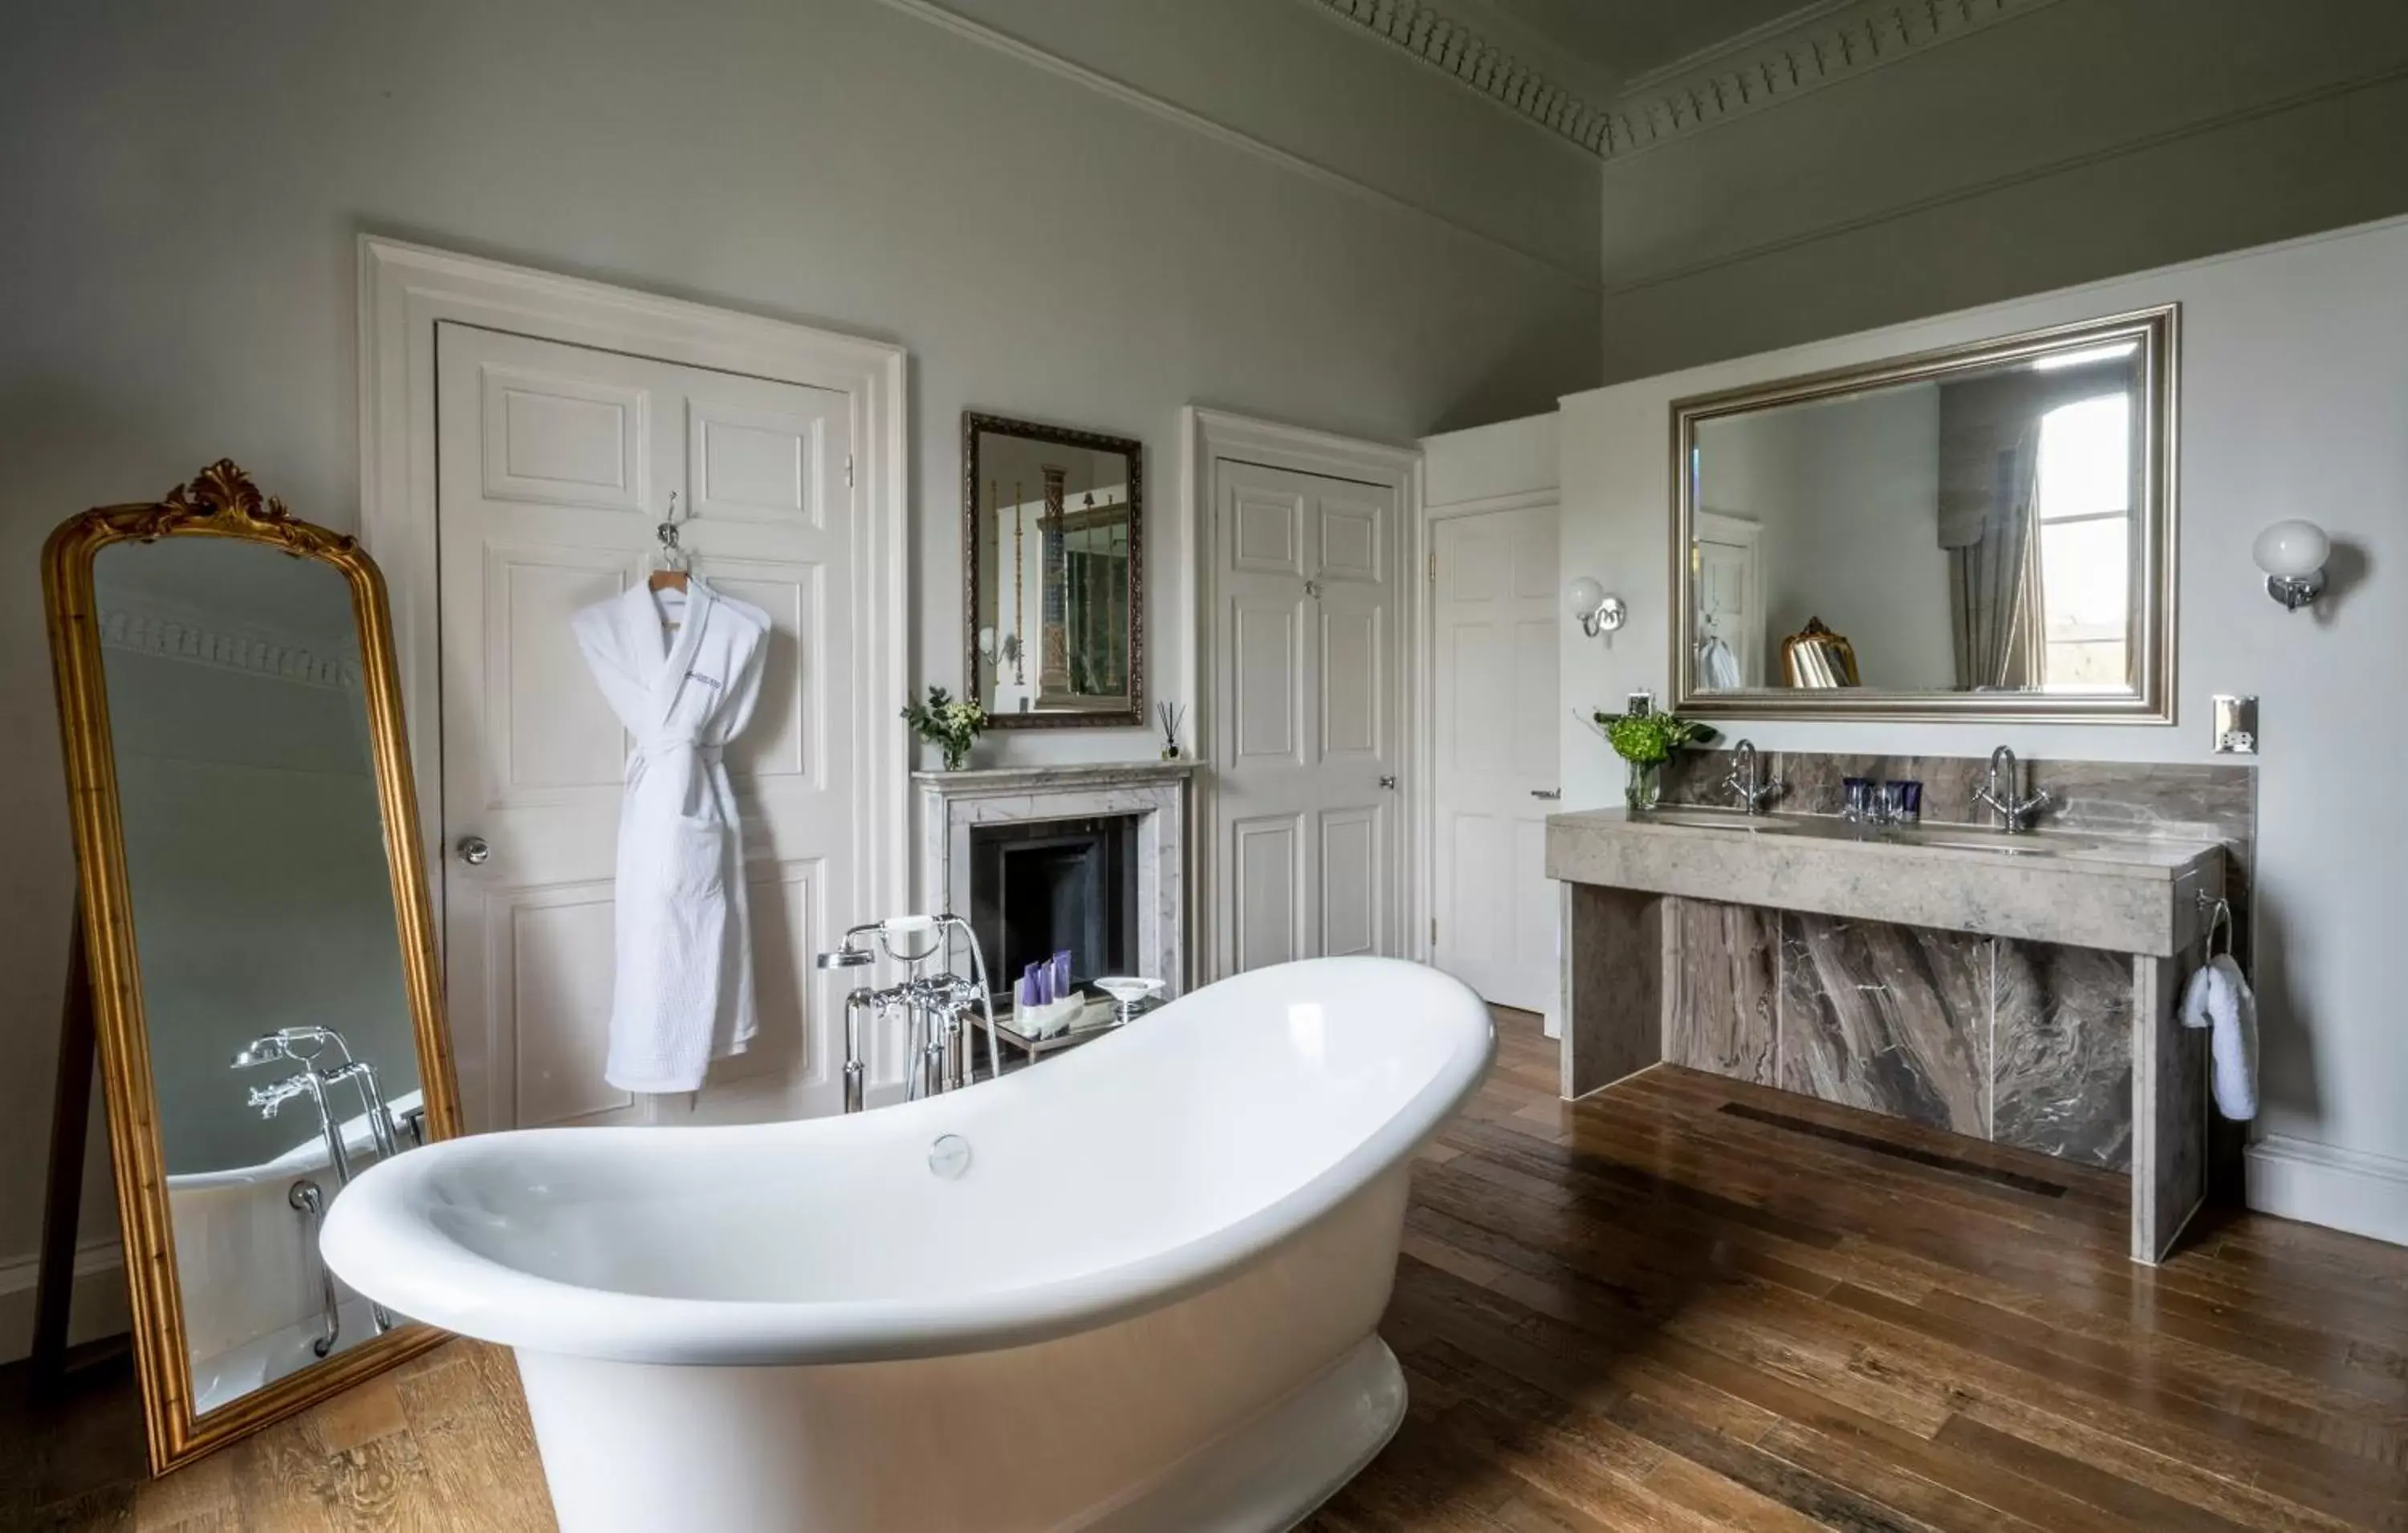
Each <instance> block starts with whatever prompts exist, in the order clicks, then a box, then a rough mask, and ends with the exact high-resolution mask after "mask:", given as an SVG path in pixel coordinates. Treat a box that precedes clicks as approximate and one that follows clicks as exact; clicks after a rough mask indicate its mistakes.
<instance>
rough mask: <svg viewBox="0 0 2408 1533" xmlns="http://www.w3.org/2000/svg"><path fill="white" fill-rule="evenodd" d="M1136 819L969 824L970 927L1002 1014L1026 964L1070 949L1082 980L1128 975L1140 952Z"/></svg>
mask: <svg viewBox="0 0 2408 1533" xmlns="http://www.w3.org/2000/svg"><path fill="white" fill-rule="evenodd" d="M1138 819H1139V817H1138V816H1137V815H1134V814H1109V815H1098V816H1096V817H1094V818H1087V819H1076V820H1037V821H1027V822H1023V823H1019V824H1001V825H972V826H971V827H970V924H971V926H972V927H973V928H975V929H976V931H977V932H978V939H979V946H980V947H981V949H982V950H983V951H984V952H985V953H986V955H987V964H988V966H989V967H988V970H987V980H988V982H989V983H990V985H992V987H993V988H994V990H995V993H996V994H995V1003H996V1010H998V1011H1001V1010H1005V1009H1007V1008H1009V1007H1010V1006H1011V995H1012V985H1013V983H1014V981H1017V980H1018V979H1019V978H1020V975H1021V971H1022V970H1023V969H1025V968H1026V967H1028V966H1029V965H1031V964H1034V963H1038V962H1039V961H1041V960H1044V959H1049V958H1051V957H1053V956H1054V954H1055V953H1060V952H1062V951H1063V950H1065V949H1068V952H1069V954H1070V974H1071V977H1072V978H1073V979H1075V980H1077V981H1080V982H1081V983H1082V984H1084V983H1087V982H1089V981H1094V980H1095V979H1097V977H1099V976H1101V975H1106V974H1126V973H1128V972H1130V968H1129V965H1130V962H1131V958H1132V955H1133V954H1134V953H1136V952H1137V826H1138Z"/></svg>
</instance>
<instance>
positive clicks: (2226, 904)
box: [2199, 889, 2232, 958]
mask: <svg viewBox="0 0 2408 1533" xmlns="http://www.w3.org/2000/svg"><path fill="white" fill-rule="evenodd" d="M2199 905H2200V910H2205V911H2206V912H2207V955H2208V956H2209V957H2210V958H2213V957H2214V956H2215V955H2216V947H2215V929H2216V928H2217V927H2218V926H2221V927H2223V928H2224V950H2223V951H2224V953H2225V954H2226V956H2228V957H2229V956H2230V954H2231V953H2232V902H2231V901H2229V900H2228V899H2226V898H2224V897H2223V896H2222V895H2210V894H2209V893H2208V892H2207V891H2206V890H2204V889H2202V890H2200V892H2199Z"/></svg>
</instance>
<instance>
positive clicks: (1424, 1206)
mask: <svg viewBox="0 0 2408 1533" xmlns="http://www.w3.org/2000/svg"><path fill="white" fill-rule="evenodd" d="M1555 1081H1556V1060H1555V1048H1554V1046H1553V1045H1552V1044H1550V1043H1548V1042H1547V1041H1546V1040H1545V1039H1542V1038H1541V1037H1540V1036H1539V1034H1538V1029H1537V1024H1536V1019H1535V1018H1531V1017H1528V1016H1527V1014H1522V1013H1501V1014H1500V1017H1499V1038H1498V1068H1497V1069H1496V1071H1495V1072H1494V1073H1492V1075H1491V1076H1490V1078H1489V1080H1488V1082H1487V1083H1486V1084H1485V1085H1484V1087H1483V1088H1482V1090H1481V1091H1480V1093H1479V1094H1478V1096H1476V1097H1475V1099H1474V1100H1473V1101H1472V1102H1471V1103H1470V1104H1469V1107H1468V1108H1467V1110H1465V1111H1464V1112H1463V1113H1462V1114H1461V1115H1459V1116H1458V1117H1457V1118H1456V1119H1455V1121H1454V1122H1452V1123H1450V1124H1449V1125H1447V1126H1446V1128H1445V1129H1444V1130H1443V1131H1442V1132H1441V1134H1440V1136H1439V1137H1438V1139H1436V1140H1435V1141H1434V1142H1433V1143H1432V1144H1431V1145H1430V1146H1429V1147H1427V1148H1426V1150H1424V1151H1423V1152H1422V1154H1421V1155H1420V1157H1419V1158H1418V1160H1417V1161H1416V1163H1415V1166H1414V1168H1413V1198H1412V1206H1411V1209H1410V1211H1409V1212H1408V1214H1407V1217H1406V1230H1405V1242H1404V1254H1403V1256H1402V1259H1401V1260H1400V1261H1399V1263H1398V1272H1397V1284H1396V1292H1395V1297H1394V1299H1393V1301H1392V1302H1391V1304H1390V1307H1389V1312H1388V1317H1387V1320H1386V1322H1385V1324H1384V1325H1383V1331H1384V1334H1385V1335H1386V1337H1387V1339H1388V1342H1389V1345H1390V1346H1391V1347H1392V1348H1394V1349H1395V1351H1396V1353H1397V1354H1398V1358H1399V1359H1400V1360H1401V1362H1402V1363H1403V1365H1404V1368H1405V1370H1406V1376H1407V1379H1408V1382H1409V1383H1410V1386H1411V1390H1412V1405H1411V1409H1410V1414H1409V1417H1408V1420H1407V1421H1406V1423H1405V1425H1404V1426H1403V1428H1402V1429H1401V1430H1400V1431H1399V1432H1398V1435H1397V1437H1396V1440H1394V1441H1393V1442H1392V1443H1390V1444H1389V1446H1388V1448H1387V1450H1386V1451H1385V1452H1384V1453H1383V1454H1381V1455H1380V1457H1379V1458H1378V1459H1377V1460H1376V1461H1374V1462H1373V1464H1372V1465H1371V1467H1370V1468H1369V1469H1367V1470H1366V1471H1365V1472H1364V1473H1363V1474H1362V1475H1361V1476H1359V1477H1358V1478H1357V1479H1356V1480H1355V1482H1354V1483H1351V1484H1349V1485H1348V1486H1346V1488H1345V1489H1344V1490H1342V1491H1341V1492H1340V1493H1339V1495H1338V1496H1337V1497H1336V1498H1334V1499H1333V1500H1332V1501H1331V1502H1330V1503H1329V1504H1328V1505H1327V1506H1326V1507H1325V1508H1323V1509H1322V1510H1321V1511H1320V1512H1317V1513H1316V1514H1315V1515H1314V1516H1313V1518H1312V1520H1311V1521H1310V1522H1309V1523H1308V1524H1307V1525H1306V1526H1308V1527H1309V1528H1312V1529H1315V1530H1317V1533H1633V1530H1636V1533H1713V1530H1722V1529H1740V1530H1745V1533H1813V1530H1815V1529H1838V1530H1842V1533H2114V1530H2121V1529H2143V1530H2148V1533H2188V1530H2200V1533H2211V1530H2212V1533H2233V1530H2236V1529H2282V1530H2289V1533H2335V1530H2340V1529H2348V1528H2358V1529H2386V1530H2399V1533H2408V1251H2402V1250H2400V1249H2398V1248H2396V1247H2391V1246H2386V1245H2381V1244H2378V1243H2376V1242H2373V1241H2369V1240H2360V1239H2353V1238H2352V1237H2349V1236H2345V1235H2339V1234H2336V1233H2334V1232H2332V1231H2329V1230H2323V1229H2317V1228H2315V1227H2313V1226H2308V1225H2289V1224H2285V1223H2283V1222H2281V1221H2278V1220H2272V1219H2267V1218H2264V1217H2261V1216H2257V1215H2249V1214H2238V1213H2217V1214H2214V1215H2213V1216H2211V1217H2209V1218H2208V1219H2206V1220H2205V1221H2204V1222H2203V1223H2202V1224H2201V1225H2200V1227H2199V1228H2198V1229H2197V1230H2196V1231H2195V1232H2194V1237H2193V1239H2192V1241H2191V1243H2190V1245H2189V1248H2188V1249H2186V1251H2185V1252H2183V1253H2182V1254H2180V1255H2178V1256H2177V1257H2176V1258H2175V1259H2174V1260H2173V1261H2172V1262H2171V1263H2170V1264H2169V1265H2167V1266H2166V1267H2164V1268H2158V1269H2156V1270H2151V1269H2148V1268H2136V1267H2133V1266H2132V1265H2131V1264H2130V1263H2129V1262H2128V1261H2127V1260H2126V1259H2125V1252H2124V1246H2125V1213H2126V1208H2125V1192H2124V1184H2123V1182H2122V1181H2121V1180H2120V1179H2119V1178H2116V1177H2114V1176H2111V1175H2108V1174H2106V1173H2103V1172H2100V1171H2097V1170H2095V1169H2092V1168H2084V1167H2076V1166H2070V1165H2067V1164H2065V1163H2063V1162H2058V1161H2054V1160H2050V1159H2047V1158H2045V1157H2042V1156H2038V1155H2032V1154H2028V1153H2022V1152H2019V1151H2015V1150H2013V1149H2008V1148H2004V1147H2000V1146H1996V1145H1989V1144H1983V1143H1978V1142H1974V1141H1970V1140H1966V1139H1958V1138H1956V1137H1954V1136H1951V1135H1947V1134H1943V1133H1940V1132H1938V1131H1936V1130H1931V1129H1927V1128H1920V1127H1916V1126H1914V1125H1905V1124H1899V1123H1893V1122H1889V1121H1887V1120H1884V1119H1879V1118H1872V1117H1869V1116H1867V1115H1864V1114H1861V1113H1856V1112H1852V1111H1850V1110H1846V1109H1843V1108H1837V1107H1831V1106H1828V1105H1826V1104H1823V1103H1819V1102H1813V1101H1808V1100H1805V1099H1803V1098H1800V1097H1797V1096H1788V1095H1786V1094H1784V1093H1780V1092H1773V1091H1768V1090H1765V1089H1763V1088H1761V1087H1755V1086H1748V1085H1743V1084H1741V1083H1738V1082H1727V1081H1723V1080H1720V1079H1718V1078H1716V1077H1713V1076H1707V1075H1700V1074H1696V1073H1693V1072H1689V1071H1684V1070H1680V1069H1675V1068H1671V1067H1661V1068H1658V1069H1656V1070H1653V1071H1650V1072H1648V1073H1647V1074H1645V1075H1643V1076H1641V1077H1638V1078H1636V1079H1634V1080H1632V1081H1629V1082H1625V1083H1623V1084H1621V1085H1619V1086H1616V1087H1614V1088H1612V1089H1611V1090H1609V1091H1607V1092H1604V1093H1602V1094H1599V1095H1598V1096H1594V1097H1591V1098H1589V1099H1587V1100H1584V1101H1582V1102H1579V1103H1572V1104H1568V1103H1564V1102H1560V1101H1557V1100H1556V1099H1555ZM79 1361H80V1362H81V1364H82V1367H81V1368H79V1371H78V1372H77V1374H76V1375H75V1376H74V1380H73V1383H71V1385H70V1387H69V1388H68V1389H67V1390H66V1391H65V1393H64V1394H62V1395H59V1396H57V1397H51V1398H48V1399H36V1397H34V1396H33V1395H32V1394H31V1393H30V1391H29V1390H28V1389H27V1387H26V1381H25V1379H24V1377H23V1370H22V1368H0V1528H7V1529H16V1528H35V1527H38V1528H55V1529H61V1530H65V1529H99V1528H109V1529H174V1530H179V1533H199V1530H202V1529H220V1528H222V1529H258V1530H262V1533H281V1530H284V1529H295V1528H304V1527H308V1528H337V1529H364V1528H370V1527H388V1526H400V1527H432V1528H459V1529H483V1528H490V1529H501V1530H511V1533H515V1530H520V1529H527V1530H538V1529H544V1528H549V1527H550V1526H552V1524H551V1516H550V1510H549V1507H548V1505H547V1504H546V1502H545V1498H544V1496H543V1490H542V1477H541V1471H540V1469H539V1468H538V1465H537V1464H536V1461H535V1457H534V1444H533V1440H532V1437H531V1435H530V1433H529V1429H528V1426H527V1421H526V1414H525V1408H524V1405H523V1400H522V1399H521V1397H520V1395H519V1391H518V1380H517V1375H516V1372H515V1370H514V1369H513V1368H512V1367H511V1364H510V1360H509V1354H507V1353H504V1352H501V1351H498V1350H496V1349H494V1348H490V1347H483V1346H480V1345H479V1344H477V1343H473V1342H454V1343H452V1345H450V1346H448V1347H445V1348H443V1349H441V1350H440V1351H437V1352H436V1353H433V1354H428V1355H427V1356H426V1357H424V1358H423V1359H420V1360H418V1361H417V1362H414V1363H412V1364H410V1365H409V1366H407V1367H406V1368H403V1369H401V1370H399V1371H397V1372H395V1373H393V1374H389V1375H386V1376H385V1377H384V1378H382V1379H380V1380H375V1381H371V1382H370V1383H366V1384H364V1385H362V1386H361V1387H360V1388H358V1389H355V1390H353V1391H351V1393H350V1394H349V1395H346V1396H344V1397H341V1398H339V1399H337V1400H333V1401H329V1402H328V1403H327V1404H325V1405H324V1406H322V1407H320V1408H319V1409H318V1410H316V1411H310V1412H308V1413H307V1414H305V1415H303V1416H300V1417H297V1418H295V1419H294V1420H292V1421H289V1422H286V1423H283V1424H281V1425H279V1426H276V1427H273V1428H270V1429H269V1430H268V1431H267V1432H265V1433H263V1434H261V1435H260V1436H259V1437H256V1438H253V1439H251V1440H248V1441H246V1442H243V1443H239V1444H236V1446H234V1447H233V1448H230V1449H228V1450H227V1451H226V1452H224V1453H222V1454H218V1455H216V1456H215V1457H212V1458H209V1459H205V1460H203V1461H201V1462H200V1463H198V1464H195V1465H193V1466H192V1467H191V1468H189V1469H184V1470H182V1471H180V1472H179V1473H178V1474H175V1475H172V1476H170V1477H168V1478H167V1479H166V1480H164V1481H159V1482H145V1481H143V1480H142V1478H141V1423H140V1417H139V1413H138V1411H136V1403H135V1399H134V1395H133V1389H132V1380H131V1374H130V1371H129V1370H128V1368H127V1367H126V1364H125V1361H124V1359H123V1357H122V1355H111V1354H109V1352H108V1349H106V1348H103V1349H98V1350H96V1351H94V1352H90V1353H87V1354H85V1355H84V1356H83V1357H82V1358H81V1359H79ZM982 1533H983V1530H982ZM1165 1533H1174V1530H1168V1529H1167V1530H1165Z"/></svg>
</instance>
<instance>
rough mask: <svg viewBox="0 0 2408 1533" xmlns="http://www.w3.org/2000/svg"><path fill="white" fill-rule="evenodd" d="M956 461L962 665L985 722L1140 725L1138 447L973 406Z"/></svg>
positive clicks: (1130, 442)
mask: <svg viewBox="0 0 2408 1533" xmlns="http://www.w3.org/2000/svg"><path fill="white" fill-rule="evenodd" d="M963 460H964V480H965V496H966V506H965V513H966V514H965V533H964V537H965V542H966V547H965V550H964V564H965V568H966V571H967V584H968V612H967V613H966V614H965V616H966V619H967V627H968V633H969V636H970V646H969V653H968V657H967V660H966V665H967V670H968V675H969V676H970V677H971V678H972V683H971V687H970V692H971V695H973V696H974V697H976V699H977V700H978V702H979V705H980V706H981V707H982V708H984V709H986V711H987V715H988V723H989V724H990V726H992V727H997V728H1012V727H1025V726H1028V725H1033V724H1057V725H1059V724H1143V723H1144V722H1145V716H1144V710H1145V701H1144V656H1143V636H1144V632H1145V624H1144V605H1143V604H1144V597H1143V590H1144V586H1143V528H1144V524H1143V493H1142V484H1141V463H1140V447H1139V444H1138V443H1137V442H1136V441H1135V440H1133V439H1130V438H1127V437H1105V436H1099V435H1097V434H1095V433H1092V432H1082V431H1073V430H1069V429H1068V428H1064V427H1057V426H1046V425H1040V424H1038V423H1031V422H1025V421H1008V420H1004V419H1002V418H1001V417H997V416H989V415H979V414H975V413H972V414H969V415H967V416H965V417H964V428H963Z"/></svg>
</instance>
